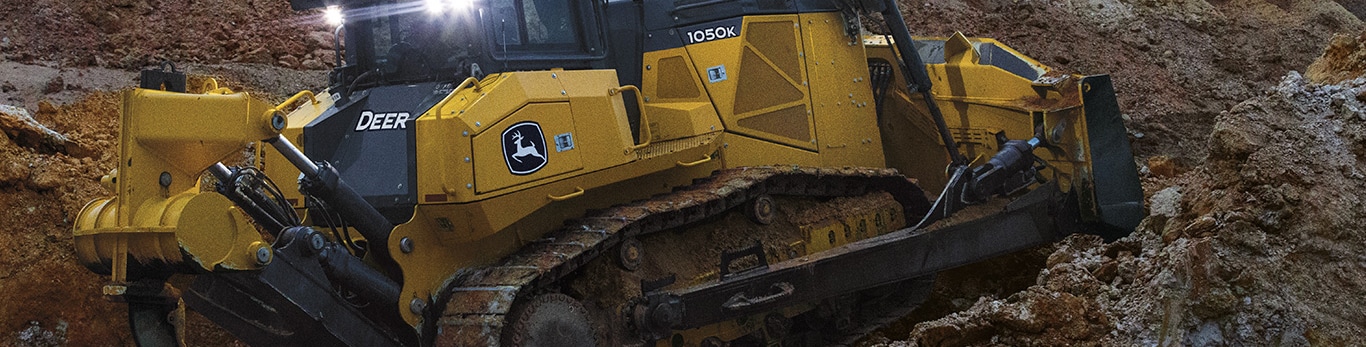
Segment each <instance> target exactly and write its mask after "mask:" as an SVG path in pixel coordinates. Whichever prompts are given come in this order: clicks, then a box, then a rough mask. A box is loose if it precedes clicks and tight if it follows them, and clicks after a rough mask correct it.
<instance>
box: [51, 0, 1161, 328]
mask: <svg viewBox="0 0 1366 347" xmlns="http://www.w3.org/2000/svg"><path fill="white" fill-rule="evenodd" d="M293 5H294V7H295V9H299V10H304V9H311V8H323V7H326V8H327V13H328V15H329V16H330V17H334V18H333V19H336V20H344V22H341V23H340V24H339V27H338V32H339V33H341V35H339V37H342V38H344V41H345V45H344V47H345V52H344V54H342V55H339V57H344V59H345V60H344V62H341V61H339V64H338V65H339V66H340V67H339V68H337V69H335V70H334V71H333V72H332V74H331V75H330V87H329V88H328V89H327V90H325V91H322V92H319V93H317V94H314V93H311V92H307V91H305V92H300V93H299V94H297V95H295V96H294V97H292V98H290V99H289V100H288V101H286V102H285V103H283V104H280V105H269V104H266V103H264V102H262V101H259V100H258V99H256V98H253V97H252V96H250V95H248V94H247V93H243V92H234V91H232V90H229V89H227V88H220V87H218V86H217V85H216V83H213V82H212V81H210V83H206V84H205V85H204V86H190V87H191V88H190V89H195V88H194V87H201V88H197V89H195V90H193V91H192V92H187V90H186V86H185V76H184V75H181V74H179V73H177V72H175V71H170V70H150V71H147V72H144V75H143V78H142V88H137V89H133V90H131V91H128V92H126V93H125V94H124V96H123V98H124V100H123V112H122V120H121V124H122V131H121V135H120V136H121V138H122V141H120V146H121V148H120V149H119V150H120V161H119V168H118V169H117V170H114V171H113V172H110V173H109V174H108V175H106V176H105V178H104V182H105V183H106V185H107V186H108V187H110V188H111V190H112V191H114V193H115V195H114V196H112V197H109V198H106V199H100V200H96V201H93V202H91V203H90V204H89V205H87V206H86V207H85V209H84V210H83V211H82V212H81V214H80V216H79V218H78V219H77V223H76V227H75V230H74V233H75V235H76V245H77V254H78V256H79V259H80V261H81V262H82V263H84V264H85V265H86V266H87V267H88V268H89V269H90V270H92V271H95V272H97V273H101V274H106V275H109V276H110V283H109V285H107V286H105V287H104V294H105V295H106V296H108V297H109V298H111V299H113V300H115V301H122V302H127V304H128V305H129V320H130V325H131V327H132V329H133V331H134V335H135V337H136V339H137V341H138V343H139V344H140V345H176V344H182V341H183V339H182V337H181V336H182V335H183V326H182V325H181V322H183V315H184V310H185V309H186V308H187V307H188V308H189V309H193V310H196V311H198V312H200V313H201V314H203V315H204V316H206V317H208V318H209V319H211V320H213V321H214V322H215V323H217V324H219V325H221V326H223V327H224V328H225V329H227V330H228V331H230V332H232V333H233V334H234V335H235V336H237V337H238V338H240V339H242V340H243V341H245V342H247V343H249V344H252V345H270V346H277V345H309V346H317V345H350V346H386V345H410V346H415V345H440V346H471V345H472V346H571V345H660V346H699V345H700V346H725V345H733V346H745V345H775V344H781V345H784V346H805V345H830V344H841V343H847V342H848V341H851V340H852V339H857V338H858V337H859V336H861V335H862V334H864V333H866V332H867V331H869V330H870V329H873V328H876V327H877V326H878V325H879V324H882V322H886V320H887V319H889V317H890V318H894V317H896V316H897V315H898V314H902V313H905V312H907V311H908V310H909V309H910V308H913V307H915V305H917V304H918V303H919V302H920V301H923V300H924V298H925V292H926V290H927V289H928V288H929V286H930V284H931V283H932V281H933V278H934V274H935V273H936V272H938V271H942V270H945V269H949V268H952V267H956V266H960V265H964V264H969V263H972V262H976V261H980V260H984V259H988V258H991V257H993V256H997V255H1001V254H1005V253H1007V252H1011V251H1015V250H1021V249H1025V248H1028V247H1033V246H1037V245H1040V244H1045V243H1049V242H1053V241H1055V240H1058V239H1060V238H1061V237H1063V236H1066V235H1068V234H1071V233H1078V232H1087V233H1095V234H1099V235H1101V236H1103V237H1105V238H1107V239H1114V238H1118V237H1122V236H1124V235H1127V234H1128V233H1129V232H1131V231H1132V230H1133V228H1134V227H1135V226H1136V225H1137V223H1138V220H1139V219H1140V218H1141V217H1142V216H1143V215H1144V213H1143V207H1142V202H1141V201H1142V191H1141V190H1140V188H1139V185H1138V177H1137V173H1136V170H1135V166H1134V163H1133V158H1132V155H1131V154H1130V149H1129V145H1128V139H1127V137H1126V134H1125V130H1124V127H1123V124H1122V122H1121V120H1120V113H1119V110H1118V106H1117V104H1116V102H1115V99H1114V91H1113V89H1112V87H1111V84H1110V80H1109V77H1108V76H1104V75H1097V76H1081V75H1072V74H1063V73H1058V72H1055V71H1053V70H1051V69H1049V68H1048V67H1046V66H1043V65H1041V64H1040V63H1038V62H1037V61H1034V60H1033V59H1030V58H1029V57H1026V56H1024V55H1022V54H1020V53H1019V52H1016V51H1014V50H1012V49H1011V48H1009V47H1008V46H1006V45H1004V44H1002V43H1000V42H997V41H995V40H991V39H982V38H967V37H964V36H963V35H961V34H959V35H954V36H952V37H947V38H918V37H917V38H913V37H911V36H910V30H908V29H907V28H906V25H905V23H904V22H903V20H902V18H901V16H900V12H899V10H898V9H897V4H896V2H895V1H892V0H886V1H882V0H787V1H773V0H702V1H696V0H679V1H672V0H643V1H624V0H623V1H618V0H608V1H580V0H466V1H425V2H387V1H341V0H339V1H294V2H293ZM864 17H871V18H874V19H878V20H881V21H883V22H885V24H886V25H885V27H886V28H887V29H888V30H889V34H887V35H872V34H867V33H866V32H865V31H864V30H863V29H862V25H861V23H862V21H863V20H864V19H865V18H864ZM186 275H189V276H190V277H189V278H192V280H180V279H185V278H187V277H186ZM173 276H174V277H173ZM168 280H170V281H169V282H168ZM171 282H174V283H177V284H180V283H188V284H183V285H179V286H173V285H170V284H168V283H171Z"/></svg>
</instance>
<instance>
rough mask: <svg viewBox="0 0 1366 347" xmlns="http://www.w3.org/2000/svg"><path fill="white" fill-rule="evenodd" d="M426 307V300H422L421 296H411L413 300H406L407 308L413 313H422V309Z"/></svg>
mask: <svg viewBox="0 0 1366 347" xmlns="http://www.w3.org/2000/svg"><path fill="white" fill-rule="evenodd" d="M426 309H427V301H424V300H422V299H421V298H413V301H410V302H408V310H410V311H413V314H418V315H420V314H422V311H423V310H426Z"/></svg>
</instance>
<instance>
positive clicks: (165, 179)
mask: <svg viewBox="0 0 1366 347" xmlns="http://www.w3.org/2000/svg"><path fill="white" fill-rule="evenodd" d="M157 183H160V184H161V187H162V188H169V187H171V173H170V172H166V171H162V172H161V177H158V178H157Z"/></svg>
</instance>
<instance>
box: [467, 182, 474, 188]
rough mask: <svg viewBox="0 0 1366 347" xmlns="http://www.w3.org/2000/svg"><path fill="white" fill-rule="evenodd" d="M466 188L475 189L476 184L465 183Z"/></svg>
mask: <svg viewBox="0 0 1366 347" xmlns="http://www.w3.org/2000/svg"><path fill="white" fill-rule="evenodd" d="M465 188H474V183H465Z"/></svg>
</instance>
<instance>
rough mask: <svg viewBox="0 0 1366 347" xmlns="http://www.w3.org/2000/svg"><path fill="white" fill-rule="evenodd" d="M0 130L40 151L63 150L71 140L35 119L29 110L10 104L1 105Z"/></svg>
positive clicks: (19, 142)
mask: <svg viewBox="0 0 1366 347" xmlns="http://www.w3.org/2000/svg"><path fill="white" fill-rule="evenodd" d="M0 131H4V133H5V135H6V136H9V139H10V140H13V141H14V143H16V144H18V145H20V146H24V147H29V148H34V149H37V150H39V151H40V152H47V153H52V152H57V151H62V150H64V149H65V148H66V145H67V143H68V142H69V140H67V138H66V136H65V135H62V134H60V133H58V132H56V131H52V129H48V128H47V127H46V126H44V125H42V124H41V123H38V121H37V120H34V119H33V115H31V114H29V113H28V110H25V109H22V108H18V107H14V106H9V105H0Z"/></svg>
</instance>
